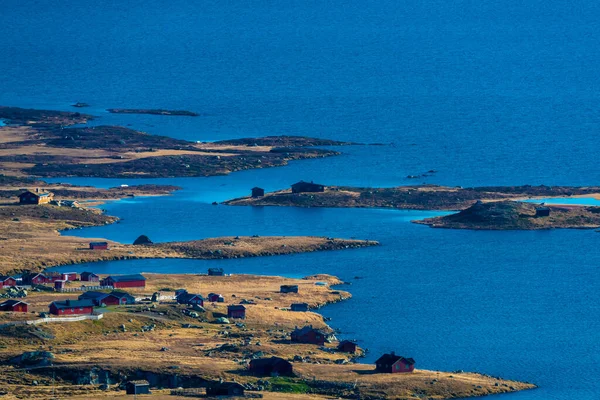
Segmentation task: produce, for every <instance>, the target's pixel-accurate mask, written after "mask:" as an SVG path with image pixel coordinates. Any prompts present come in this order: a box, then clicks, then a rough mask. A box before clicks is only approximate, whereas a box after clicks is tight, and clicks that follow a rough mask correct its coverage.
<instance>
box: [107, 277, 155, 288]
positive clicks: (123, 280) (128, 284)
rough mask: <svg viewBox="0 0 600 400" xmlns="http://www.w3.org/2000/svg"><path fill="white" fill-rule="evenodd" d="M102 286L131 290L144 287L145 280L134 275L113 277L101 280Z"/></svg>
mask: <svg viewBox="0 0 600 400" xmlns="http://www.w3.org/2000/svg"><path fill="white" fill-rule="evenodd" d="M100 284H101V285H102V286H112V287H114V288H132V287H140V288H143V287H146V278H145V277H144V276H143V275H140V274H134V275H113V276H109V277H107V278H104V279H102V281H101V282H100Z"/></svg>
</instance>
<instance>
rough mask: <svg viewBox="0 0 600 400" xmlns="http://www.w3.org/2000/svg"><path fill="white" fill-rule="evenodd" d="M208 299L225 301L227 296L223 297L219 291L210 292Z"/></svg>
mask: <svg viewBox="0 0 600 400" xmlns="http://www.w3.org/2000/svg"><path fill="white" fill-rule="evenodd" d="M208 301H212V302H217V303H223V302H224V301H225V298H224V297H223V295H221V294H219V293H209V294H208Z"/></svg>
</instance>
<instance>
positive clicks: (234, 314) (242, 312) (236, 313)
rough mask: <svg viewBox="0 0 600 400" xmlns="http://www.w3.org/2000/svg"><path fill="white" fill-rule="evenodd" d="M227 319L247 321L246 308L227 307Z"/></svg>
mask: <svg viewBox="0 0 600 400" xmlns="http://www.w3.org/2000/svg"><path fill="white" fill-rule="evenodd" d="M227 318H241V319H246V307H244V306H243V305H241V304H235V305H232V306H227Z"/></svg>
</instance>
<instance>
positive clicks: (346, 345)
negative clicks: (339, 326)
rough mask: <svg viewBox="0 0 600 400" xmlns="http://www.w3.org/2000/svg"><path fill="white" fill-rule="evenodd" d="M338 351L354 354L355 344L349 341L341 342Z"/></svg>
mask: <svg viewBox="0 0 600 400" xmlns="http://www.w3.org/2000/svg"><path fill="white" fill-rule="evenodd" d="M338 351H341V352H344V353H356V343H354V342H351V341H349V340H343V341H341V342H340V344H339V345H338Z"/></svg>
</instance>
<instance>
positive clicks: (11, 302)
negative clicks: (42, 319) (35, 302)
mask: <svg viewBox="0 0 600 400" xmlns="http://www.w3.org/2000/svg"><path fill="white" fill-rule="evenodd" d="M21 303H22V304H25V305H29V303H25V302H24V301H21V300H6V301H4V302H2V303H0V307H7V306H8V307H14V306H16V305H17V304H21Z"/></svg>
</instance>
